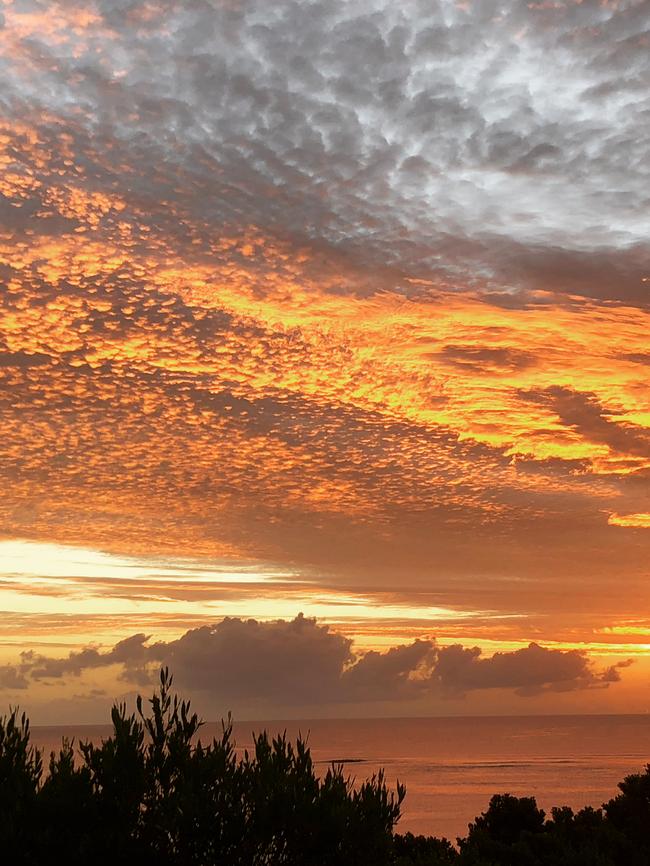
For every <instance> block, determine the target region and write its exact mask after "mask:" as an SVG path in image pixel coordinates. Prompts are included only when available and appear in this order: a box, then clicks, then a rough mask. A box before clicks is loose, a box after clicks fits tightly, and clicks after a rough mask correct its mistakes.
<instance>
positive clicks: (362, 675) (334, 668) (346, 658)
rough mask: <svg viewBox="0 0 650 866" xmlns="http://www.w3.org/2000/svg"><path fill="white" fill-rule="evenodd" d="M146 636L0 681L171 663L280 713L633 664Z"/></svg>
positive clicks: (273, 631)
mask: <svg viewBox="0 0 650 866" xmlns="http://www.w3.org/2000/svg"><path fill="white" fill-rule="evenodd" d="M146 640H147V639H146V636H145V635H144V634H137V635H133V636H132V637H130V638H127V639H126V640H124V641H121V642H120V643H118V644H116V645H115V647H114V648H113V649H112V650H109V651H108V652H103V653H102V652H99V651H97V650H96V649H93V648H90V649H86V650H82V651H81V652H77V653H70V655H69V656H68V658H65V659H48V658H46V657H43V656H37V655H33V654H30V653H25V654H23V657H22V662H21V665H20V667H19V668H15V669H14V670H9V669H7V671H5V672H4V674H3V676H2V679H1V680H0V682H2V683H3V684H4V687H5V688H7V687H10V686H11V684H12V683H24V684H27V682H29V681H30V680H31V681H36V680H43V679H51V678H57V677H62V676H64V675H79V674H81V673H82V672H83V671H86V670H92V669H95V668H99V667H107V666H109V665H116V664H119V665H122V666H123V674H122V678H123V679H126V680H129V681H131V682H138V683H140V684H143V683H145V682H146V676H145V672H146V671H147V670H148V671H149V672H152V671H153V670H155V669H156V667H157V666H158V665H161V664H162V665H168V666H169V667H170V669H171V670H172V672H173V673H174V675H175V676H176V678H177V683H178V685H179V687H180V688H181V689H188V690H190V691H191V692H194V693H201V694H204V695H209V696H210V697H212V698H216V699H217V700H219V701H221V702H235V703H237V702H241V701H244V702H251V701H252V702H255V703H261V704H266V705H273V706H276V707H281V706H301V705H316V704H320V705H323V704H333V703H341V702H352V703H357V704H361V703H366V702H376V701H412V700H416V699H418V698H423V697H427V696H428V697H436V696H437V697H440V698H445V697H459V696H462V695H464V694H466V693H468V692H473V691H481V690H486V689H508V690H511V691H512V690H514V692H515V693H516V694H517V695H519V696H522V697H525V696H531V695H536V694H539V693H541V692H548V691H573V690H576V689H590V688H606V687H607V686H608V685H609V684H610V683H615V682H618V680H619V679H620V672H619V671H620V668H622V667H626V666H627V665H628V664H630V662H629V661H626V662H621V663H620V664H617V665H614V666H611V667H609V668H607V669H605V670H599V669H596V668H595V667H594V666H593V664H592V663H591V661H590V660H589V658H588V656H587V655H586V654H585V653H583V652H579V651H577V650H568V651H564V650H554V649H547V648H544V647H541V646H539V645H538V644H535V643H531V644H530V645H529V646H528V647H526V648H524V649H521V650H516V651H514V652H503V653H496V654H494V655H493V656H491V657H488V658H483V657H482V654H481V650H480V649H478V648H477V647H472V648H467V647H463V646H461V645H460V644H455V645H452V646H446V647H440V646H439V645H438V644H437V643H436V642H435V641H432V640H415V641H413V642H412V643H411V644H407V645H405V646H399V647H394V648H392V649H390V650H388V651H387V652H385V653H379V652H375V651H371V652H367V653H365V654H356V653H354V651H353V650H352V641H351V640H350V639H349V638H346V637H344V636H343V635H341V634H338V633H337V632H334V631H332V630H331V629H330V628H329V627H328V626H326V625H319V624H318V623H317V622H316V620H314V619H308V618H305V617H303V616H302V615H299V616H297V617H296V618H295V619H294V620H291V621H288V620H277V621H273V622H259V621H257V620H254V619H248V620H242V619H237V618H226V619H224V620H223V621H222V622H220V623H219V624H218V625H214V626H203V627H201V628H196V629H191V630H190V631H188V632H186V633H185V634H184V635H183V636H182V637H180V638H179V639H178V640H175V641H169V642H163V641H160V642H158V643H154V644H153V645H151V646H145V643H146ZM14 687H19V688H22V687H24V686H23V685H14Z"/></svg>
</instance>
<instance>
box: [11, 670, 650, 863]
mask: <svg viewBox="0 0 650 866" xmlns="http://www.w3.org/2000/svg"><path fill="white" fill-rule="evenodd" d="M171 687H172V678H171V676H170V674H169V671H168V670H167V669H166V668H164V669H163V670H162V671H161V673H160V684H159V687H158V689H157V691H156V692H155V694H154V695H153V696H152V697H151V698H150V700H149V706H148V707H147V708H146V709H145V708H144V707H143V702H142V699H141V698H138V700H137V703H136V712H134V713H129V712H128V711H127V708H126V706H125V705H124V704H119V705H116V706H114V707H113V710H112V714H111V716H112V723H113V732H112V735H111V736H109V737H108V738H106V739H104V740H102V741H101V742H100V743H92V742H81V743H79V745H78V747H77V749H76V750H75V748H74V744H73V743H72V742H69V741H66V740H63V741H62V744H61V748H60V749H59V751H58V752H57V753H54V752H53V753H52V754H51V755H50V757H49V762H48V765H47V769H45V765H44V761H43V755H42V754H41V753H40V751H39V749H38V748H36V747H35V746H34V745H33V744H32V743H31V739H30V728H29V720H28V719H27V718H26V716H25V715H24V714H22V715H21V714H19V712H18V710H15V709H14V710H10V712H9V714H8V715H6V716H3V717H1V718H0V851H2V854H3V858H4V862H7V863H11V864H12V866H36V864H38V866H42V864H47V863H52V864H54V863H65V864H66V866H77V864H88V863H92V864H98V866H103V864H131V863H133V864H136V863H137V864H140V866H149V864H151V866H154V864H155V866H216V864H219V866H452V864H453V866H648V864H649V863H650V765H648V767H646V770H645V772H644V773H641V774H635V775H631V776H628V777H627V778H626V779H624V780H623V781H622V782H621V783H620V785H619V789H620V793H619V794H618V796H616V797H614V798H613V799H612V800H610V801H609V802H608V803H606V804H604V806H603V807H602V808H601V809H593V808H591V807H586V808H584V809H582V810H580V811H578V812H574V811H573V810H572V809H570V808H568V807H561V808H555V809H553V810H552V812H551V815H550V817H549V816H547V815H545V813H544V811H543V810H541V809H539V808H538V807H537V804H536V802H535V799H534V798H532V797H514V796H512V795H510V794H496V795H495V796H493V797H492V799H491V801H490V803H489V806H488V808H487V810H486V811H485V812H484V813H483V814H481V815H480V816H478V817H477V818H476V819H475V820H474V821H473V822H472V823H471V824H470V825H469V827H468V832H467V835H466V836H465V837H463V838H460V839H458V840H457V846H456V847H454V846H453V845H452V844H451V843H450V842H449V841H448V840H447V839H438V838H435V837H429V836H414V835H413V834H411V833H406V834H403V835H402V834H399V833H396V832H395V826H396V824H397V822H398V820H399V818H400V810H401V804H402V802H403V799H404V796H405V788H404V786H403V785H400V784H399V783H398V784H397V787H396V789H395V790H390V789H389V788H388V786H387V785H386V783H385V779H384V775H383V773H382V772H380V773H378V774H377V775H374V776H373V777H372V778H371V779H369V780H367V781H365V782H363V783H362V784H360V785H354V784H353V782H352V780H351V779H350V778H348V777H346V776H345V775H344V771H343V767H342V766H341V765H332V766H331V767H330V768H329V769H328V770H327V772H326V773H325V774H324V775H319V774H318V773H316V771H315V768H314V764H313V761H312V758H311V754H310V751H309V748H308V747H307V743H306V742H305V740H303V739H301V738H298V739H297V741H296V742H295V743H293V742H290V741H289V740H288V739H287V737H286V735H285V734H279V735H277V736H275V737H270V736H269V735H268V733H267V732H262V733H260V734H258V735H256V736H255V738H254V744H253V748H252V749H251V751H250V752H248V751H245V752H244V753H243V754H241V755H240V754H238V753H237V751H236V749H235V744H234V742H233V736H232V723H231V720H230V718H229V719H228V720H227V721H226V722H224V723H223V725H222V733H221V736H220V737H218V738H213V739H212V741H211V742H210V743H207V744H204V743H203V742H202V741H201V739H200V729H201V725H202V722H201V721H200V720H199V718H198V716H197V715H196V714H195V713H192V712H191V708H190V704H189V702H187V701H184V700H181V699H180V698H179V697H178V696H177V695H176V694H174V693H173V692H172V689H171Z"/></svg>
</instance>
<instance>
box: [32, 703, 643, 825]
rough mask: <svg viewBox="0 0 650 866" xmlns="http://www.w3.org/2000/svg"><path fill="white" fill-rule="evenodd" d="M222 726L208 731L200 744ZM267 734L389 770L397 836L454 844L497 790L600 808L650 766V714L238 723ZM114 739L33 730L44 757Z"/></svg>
mask: <svg viewBox="0 0 650 866" xmlns="http://www.w3.org/2000/svg"><path fill="white" fill-rule="evenodd" d="M219 729H220V726H219V725H213V724H206V725H205V727H204V728H203V730H202V734H201V739H202V740H203V741H204V742H205V741H206V740H209V739H210V738H211V736H212V735H213V734H215V733H216V732H217V731H218V730H219ZM263 729H267V730H268V731H269V733H277V732H278V731H282V730H286V731H287V734H288V735H289V736H291V737H295V736H296V735H297V734H298V733H299V732H300V733H302V734H303V735H308V737H309V744H310V746H311V750H312V756H313V758H314V760H315V761H316V762H317V766H318V769H319V770H322V771H323V772H324V771H325V770H326V768H327V765H328V764H329V763H331V762H344V763H345V769H346V772H347V773H348V774H349V775H351V776H353V777H355V778H356V779H357V780H358V781H361V780H363V779H365V778H367V777H369V776H371V775H372V774H373V773H374V772H376V771H377V770H378V769H379V768H381V767H383V768H384V769H385V772H386V778H387V781H388V782H389V783H390V784H394V783H395V781H396V780H397V779H399V780H400V781H401V782H403V783H405V784H406V787H407V795H406V800H405V802H404V805H403V814H402V819H401V821H400V823H399V827H398V829H400V830H401V831H402V832H405V831H406V830H411V831H412V832H414V833H427V834H434V835H444V836H447V837H448V838H450V839H452V840H453V839H455V837H456V836H458V835H464V834H465V832H466V830H467V824H468V822H469V821H471V820H472V819H473V818H474V817H475V816H476V815H477V814H479V813H480V812H482V811H483V810H484V809H485V808H486V807H487V805H488V802H489V799H490V796H491V795H492V794H494V793H497V792H500V793H503V792H509V793H511V794H516V795H519V796H522V795H528V796H529V795H533V796H535V797H536V798H537V802H538V804H539V805H540V806H541V807H542V808H544V809H547V810H548V809H550V807H551V806H559V805H569V806H573V807H574V808H579V807H581V806H585V805H592V806H600V805H601V804H602V803H603V802H605V801H606V800H608V799H610V798H611V797H613V796H614V795H615V794H616V792H617V788H616V785H617V782H619V781H620V780H621V779H622V778H623V777H624V776H625V775H627V774H629V773H633V772H639V771H641V770H643V768H644V767H645V765H646V763H648V762H650V716H525V717H524V716H518V717H502V718H501V717H500V718H496V717H490V718H477V717H471V718H470V717H463V718H430V719H427V718H420V719H346V720H317V721H302V722H296V721H291V722H281V721H274V722H239V723H237V724H236V725H235V740H236V743H237V746H238V748H241V749H243V748H246V747H250V744H251V742H252V732H253V731H260V730H263ZM109 733H110V728H106V727H101V726H83V727H49V728H46V727H34V728H33V729H32V737H33V740H34V742H35V743H37V744H38V745H39V746H40V747H42V748H43V749H45V750H46V751H50V750H51V749H53V748H56V747H57V746H58V745H59V744H60V742H61V737H62V736H66V737H68V738H72V737H74V738H75V740H76V741H78V740H79V739H80V738H81V739H91V740H95V741H98V740H100V739H101V738H102V737H105V736H107V734H109Z"/></svg>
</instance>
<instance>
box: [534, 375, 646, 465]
mask: <svg viewBox="0 0 650 866" xmlns="http://www.w3.org/2000/svg"><path fill="white" fill-rule="evenodd" d="M526 396H528V397H529V399H531V400H532V401H533V402H538V403H543V404H545V405H547V406H549V408H551V409H552V410H553V411H554V412H556V413H557V414H558V415H559V417H560V420H561V421H562V423H563V424H565V425H566V426H569V427H573V428H574V429H575V430H577V431H578V432H579V433H580V434H581V435H582V436H583V437H584V438H585V439H587V440H589V441H591V442H598V443H602V444H603V445H607V446H608V447H609V448H611V450H612V451H616V452H618V453H620V454H628V455H631V456H636V457H647V456H648V455H649V454H650V433H648V431H647V430H646V429H645V428H643V427H638V426H635V425H634V424H629V423H625V422H619V421H616V420H613V419H615V418H616V412H615V411H612V410H610V409H608V408H607V407H605V406H602V405H601V404H600V403H599V402H598V401H597V400H596V399H595V397H594V396H593V395H592V394H588V393H583V392H580V391H572V390H571V389H569V388H562V387H552V388H547V389H546V390H545V391H542V392H534V393H530V394H528V395H526Z"/></svg>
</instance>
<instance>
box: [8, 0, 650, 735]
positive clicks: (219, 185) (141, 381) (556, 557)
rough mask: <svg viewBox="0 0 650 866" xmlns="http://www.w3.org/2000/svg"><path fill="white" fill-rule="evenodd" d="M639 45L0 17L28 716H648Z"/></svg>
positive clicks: (361, 11) (150, 7)
mask: <svg viewBox="0 0 650 866" xmlns="http://www.w3.org/2000/svg"><path fill="white" fill-rule="evenodd" d="M649 47H650V2H648V0H618V2H615V0H564V2H549V0H542V2H530V3H525V2H519V0H500V2H496V0H480V2H472V0H457V2H452V0H426V2H425V0H402V2H400V3H395V2H390V0H274V2H273V3H269V2H266V0H183V2H176V0H151V2H149V0H138V2H132V0H94V2H90V0H87V2H84V3H78V2H68V0H60V2H54V0H48V2H39V0H1V2H0V83H1V85H2V86H1V87H0V478H1V485H0V491H1V495H0V612H1V613H0V706H2V707H4V706H8V705H9V704H12V705H13V704H16V703H19V704H20V705H21V706H23V707H25V708H26V709H28V711H29V712H30V713H31V716H32V720H33V721H34V722H38V723H41V724H42V723H52V724H55V723H73V722H82V721H83V722H96V721H102V720H104V719H105V718H106V709H107V707H109V706H110V703H111V701H112V699H113V698H114V697H116V696H126V697H127V698H130V697H132V696H133V695H134V694H135V693H136V692H137V691H142V690H144V691H145V692H146V690H147V689H148V688H149V686H150V684H151V683H152V682H153V680H154V679H155V673H156V671H157V670H158V669H159V667H160V665H161V664H166V665H169V667H170V668H171V669H172V671H173V672H174V673H175V676H176V685H177V686H178V687H179V689H180V690H181V691H184V692H186V693H187V694H189V695H191V696H192V698H193V700H194V701H195V704H196V705H197V706H198V708H199V709H200V710H201V711H202V712H203V713H204V714H205V715H206V716H207V717H209V718H216V717H218V716H219V715H220V714H221V715H223V714H224V713H225V712H227V711H228V710H229V709H231V710H233V711H234V712H235V714H236V715H237V716H238V717H239V718H245V719H248V718H262V719H264V718H266V719H271V718H312V717H318V716H329V717H345V716H374V715H377V716H390V715H395V716H408V715H449V714H479V715H480V714H494V713H512V714H528V713H555V712H562V713H564V712H586V713H593V712H647V711H648V710H650V581H649V578H650V341H649V336H648V335H649V334H650V304H649V300H650V194H649V192H648V190H650V144H649V142H650V97H649V96H648V93H649V92H650V86H649V85H650V51H649Z"/></svg>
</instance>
